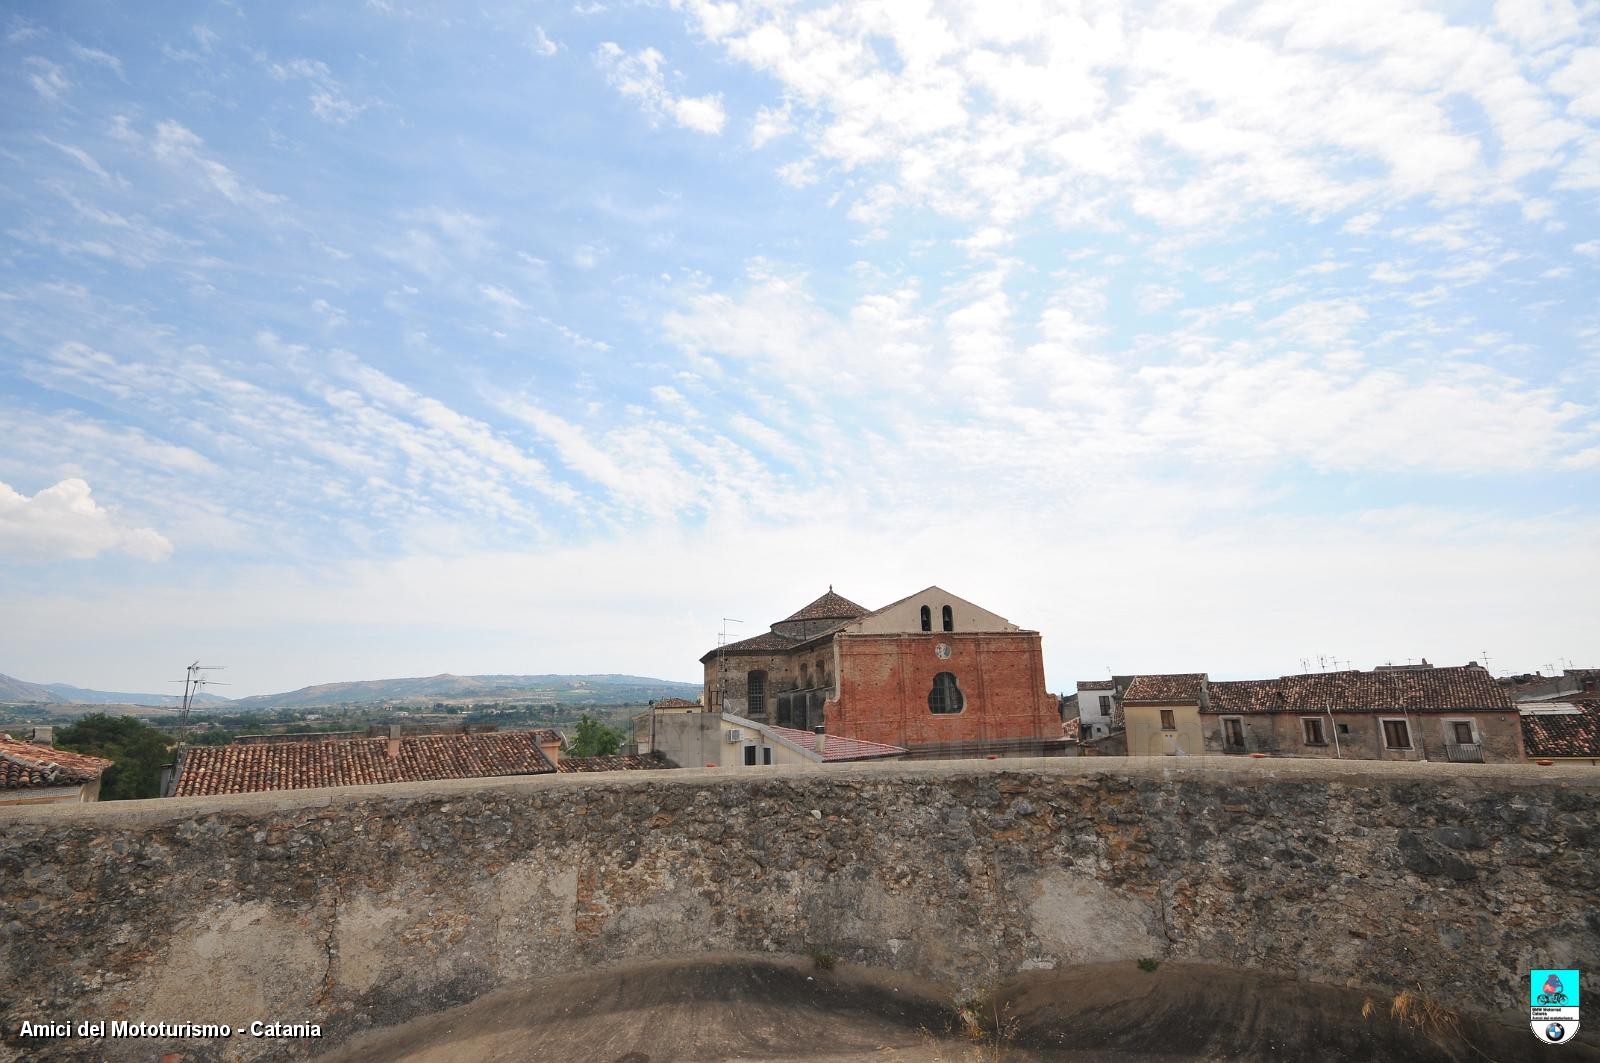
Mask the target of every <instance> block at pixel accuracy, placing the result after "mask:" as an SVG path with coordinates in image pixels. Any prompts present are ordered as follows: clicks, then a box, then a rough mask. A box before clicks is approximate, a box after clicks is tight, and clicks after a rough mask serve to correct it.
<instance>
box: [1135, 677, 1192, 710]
mask: <svg viewBox="0 0 1600 1063" xmlns="http://www.w3.org/2000/svg"><path fill="white" fill-rule="evenodd" d="M1205 681H1206V677H1205V673H1204V672H1178V673H1174V674H1172V675H1141V676H1136V677H1135V678H1134V680H1133V682H1132V683H1130V684H1129V685H1128V689H1127V692H1126V693H1124V694H1123V695H1122V703H1123V704H1124V705H1140V704H1163V703H1171V704H1183V705H1198V704H1200V687H1201V686H1202V685H1203V684H1204V683H1205Z"/></svg>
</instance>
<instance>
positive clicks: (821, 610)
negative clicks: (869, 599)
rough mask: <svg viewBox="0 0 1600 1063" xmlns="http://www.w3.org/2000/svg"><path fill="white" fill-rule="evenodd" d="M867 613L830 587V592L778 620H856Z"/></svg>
mask: <svg viewBox="0 0 1600 1063" xmlns="http://www.w3.org/2000/svg"><path fill="white" fill-rule="evenodd" d="M866 615H867V610H866V609H865V608H864V607H862V606H859V605H857V604H856V603H855V602H852V601H851V600H850V599H849V598H846V597H844V596H843V595H842V594H835V593H833V588H832V587H829V588H828V593H826V594H824V595H823V596H822V597H820V598H818V599H817V600H816V601H814V602H812V603H811V604H810V605H808V606H806V607H805V608H804V609H801V610H799V611H798V612H795V613H792V614H790V615H789V616H786V617H784V618H783V619H782V620H780V621H778V622H779V623H780V624H787V623H791V622H793V621H799V620H854V619H856V618H857V617H862V616H866Z"/></svg>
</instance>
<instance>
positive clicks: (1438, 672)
mask: <svg viewBox="0 0 1600 1063" xmlns="http://www.w3.org/2000/svg"><path fill="white" fill-rule="evenodd" d="M1206 694H1207V699H1208V704H1207V705H1206V706H1205V707H1204V711H1206V712H1212V713H1247V712H1299V711H1302V710H1305V709H1315V710H1317V711H1319V712H1320V711H1323V710H1325V709H1332V710H1333V711H1334V712H1395V711H1399V710H1405V711H1409V712H1430V711H1431V712H1461V711H1466V710H1477V711H1506V712H1510V711H1514V710H1515V708H1516V704H1515V702H1514V701H1513V700H1512V697H1511V694H1510V693H1509V692H1508V691H1507V690H1506V689H1505V688H1504V687H1502V686H1500V685H1499V684H1498V683H1496V682H1495V680H1494V677H1493V676H1491V675H1490V674H1489V673H1488V672H1487V671H1485V670H1484V669H1482V668H1474V667H1472V666H1470V665H1467V666H1462V667H1459V668H1454V667H1450V668H1429V669H1419V670H1416V671H1409V670H1402V671H1383V672H1358V671H1348V672H1313V673H1311V674H1309V675H1286V676H1282V677H1280V678H1278V679H1250V680H1243V681H1239V682H1215V683H1209V684H1207V687H1206Z"/></svg>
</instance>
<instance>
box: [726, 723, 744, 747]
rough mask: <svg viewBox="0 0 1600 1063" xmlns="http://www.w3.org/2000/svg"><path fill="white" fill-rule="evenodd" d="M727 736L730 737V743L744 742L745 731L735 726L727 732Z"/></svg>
mask: <svg viewBox="0 0 1600 1063" xmlns="http://www.w3.org/2000/svg"><path fill="white" fill-rule="evenodd" d="M726 737H727V739H728V742H729V744H732V743H735V742H743V741H744V732H743V731H741V730H739V729H738V728H737V727H735V728H733V729H732V730H730V731H728V732H727V736H726Z"/></svg>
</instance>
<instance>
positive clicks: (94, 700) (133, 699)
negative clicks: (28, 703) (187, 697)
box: [44, 683, 228, 705]
mask: <svg viewBox="0 0 1600 1063" xmlns="http://www.w3.org/2000/svg"><path fill="white" fill-rule="evenodd" d="M44 687H45V689H47V690H53V691H55V692H56V693H57V694H60V695H61V696H62V698H63V699H64V700H66V701H70V702H72V703H73V704H74V705H176V704H178V702H179V701H181V700H182V695H180V694H126V693H121V692H119V691H115V690H85V689H84V688H83V687H75V686H69V685H68V684H66V683H45V684H44ZM227 700H228V699H227V698H223V697H218V696H217V695H215V694H207V693H204V692H201V693H199V694H196V695H195V696H194V703H195V704H196V705H221V704H225V703H226V702H227Z"/></svg>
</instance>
